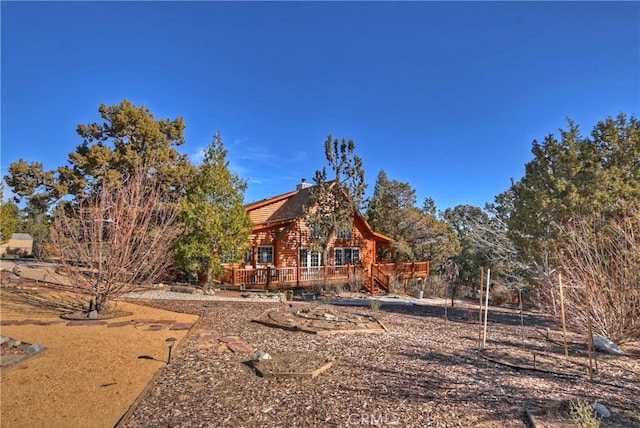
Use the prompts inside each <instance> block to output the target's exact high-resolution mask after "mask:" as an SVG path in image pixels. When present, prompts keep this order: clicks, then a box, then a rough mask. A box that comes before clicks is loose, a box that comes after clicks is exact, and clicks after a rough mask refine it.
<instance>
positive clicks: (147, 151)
mask: <svg viewBox="0 0 640 428" xmlns="http://www.w3.org/2000/svg"><path fill="white" fill-rule="evenodd" d="M99 113H100V116H101V118H102V120H103V121H104V122H103V123H89V124H80V125H78V128H77V133H78V135H79V136H80V137H81V138H82V143H81V144H80V145H78V146H77V147H76V151H75V152H72V153H70V154H69V164H68V165H65V166H60V167H58V168H56V169H54V170H51V171H46V170H45V169H44V166H43V165H42V163H40V162H32V163H28V162H27V161H25V160H24V159H20V160H18V161H17V162H13V163H12V164H11V165H10V166H9V175H7V176H5V181H6V182H7V184H8V185H9V186H10V187H11V189H12V190H13V192H14V193H15V194H16V195H17V198H18V199H19V198H26V199H27V200H28V201H31V202H32V204H34V205H38V206H44V207H50V206H51V205H52V204H54V203H55V202H56V201H58V200H59V199H60V198H62V197H64V196H67V195H71V196H73V197H80V196H82V195H84V194H85V193H96V192H97V191H98V190H99V189H98V187H99V185H100V183H102V182H103V181H102V180H101V178H102V177H106V178H107V179H108V180H109V181H110V183H117V182H118V181H121V180H122V179H123V178H125V177H128V176H130V175H131V174H133V173H134V171H136V170H137V169H139V168H143V169H146V170H147V171H148V173H149V174H150V175H153V176H154V179H155V180H157V181H158V182H159V183H160V184H161V191H162V192H163V193H164V194H165V195H166V196H165V197H169V198H171V199H173V200H177V199H178V198H179V197H181V196H182V195H183V194H184V190H185V189H186V188H187V186H188V183H189V180H190V179H191V177H192V176H193V174H194V167H193V165H191V163H190V162H189V160H188V158H187V156H186V155H182V154H180V153H179V152H178V151H177V150H176V149H175V147H177V146H180V145H182V144H184V142H185V140H184V135H183V133H184V129H185V124H184V121H183V119H182V118H180V117H179V118H176V119H155V117H154V116H153V114H152V113H151V112H150V111H149V109H147V108H146V107H137V106H135V105H133V104H132V103H131V102H130V101H128V100H124V101H122V102H121V103H120V104H118V105H111V106H107V105H104V104H103V105H101V106H100V108H99ZM114 180H115V181H114Z"/></svg>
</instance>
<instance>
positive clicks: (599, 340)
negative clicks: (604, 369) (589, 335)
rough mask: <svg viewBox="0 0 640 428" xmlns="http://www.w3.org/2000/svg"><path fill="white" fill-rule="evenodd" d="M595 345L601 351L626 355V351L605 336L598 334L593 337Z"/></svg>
mask: <svg viewBox="0 0 640 428" xmlns="http://www.w3.org/2000/svg"><path fill="white" fill-rule="evenodd" d="M593 347H594V348H595V349H596V350H598V351H600V352H606V353H607V354H613V355H624V352H623V351H622V349H620V347H619V346H618V345H616V344H615V343H613V342H612V341H610V340H609V339H605V338H604V337H599V336H596V337H594V338H593Z"/></svg>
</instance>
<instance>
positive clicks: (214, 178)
mask: <svg viewBox="0 0 640 428" xmlns="http://www.w3.org/2000/svg"><path fill="white" fill-rule="evenodd" d="M246 187H247V185H246V182H245V181H243V180H241V179H240V178H239V177H238V176H237V175H236V174H233V173H232V172H231V171H230V170H229V163H228V161H227V150H226V149H225V148H224V143H223V141H222V138H221V136H220V133H219V132H216V133H215V134H214V135H213V141H212V143H211V144H210V145H209V146H208V147H207V148H206V151H205V156H204V161H203V163H202V165H201V166H200V167H199V168H198V172H197V174H196V175H195V178H194V181H193V185H192V186H191V188H190V190H189V192H188V194H187V196H186V197H185V198H184V199H183V202H182V210H181V213H180V216H179V221H180V223H181V224H182V225H183V227H184V232H183V234H182V235H181V236H180V237H179V238H178V240H177V241H176V245H175V248H174V250H175V257H176V262H177V263H178V264H179V265H180V266H181V267H182V268H183V269H184V270H185V271H187V272H188V273H192V274H195V273H206V274H207V283H209V282H210V280H211V278H215V279H217V278H219V276H220V275H221V273H222V262H229V263H234V262H238V261H240V260H241V259H242V257H243V256H244V253H243V249H244V247H245V246H246V243H247V240H248V238H249V235H250V233H251V228H252V226H251V221H250V220H249V217H248V215H247V213H246V211H245V209H244V205H243V201H244V192H245V190H246Z"/></svg>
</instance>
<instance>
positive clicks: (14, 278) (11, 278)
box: [9, 274, 20, 281]
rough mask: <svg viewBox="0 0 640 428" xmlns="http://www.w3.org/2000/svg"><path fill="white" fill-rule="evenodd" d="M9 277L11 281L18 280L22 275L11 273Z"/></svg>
mask: <svg viewBox="0 0 640 428" xmlns="http://www.w3.org/2000/svg"><path fill="white" fill-rule="evenodd" d="M9 279H10V280H11V281H17V280H19V279H20V277H19V276H18V275H14V274H11V275H9Z"/></svg>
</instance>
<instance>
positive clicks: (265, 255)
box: [258, 246, 273, 264]
mask: <svg viewBox="0 0 640 428" xmlns="http://www.w3.org/2000/svg"><path fill="white" fill-rule="evenodd" d="M258 263H260V264H272V263H273V247H271V246H269V247H258Z"/></svg>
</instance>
